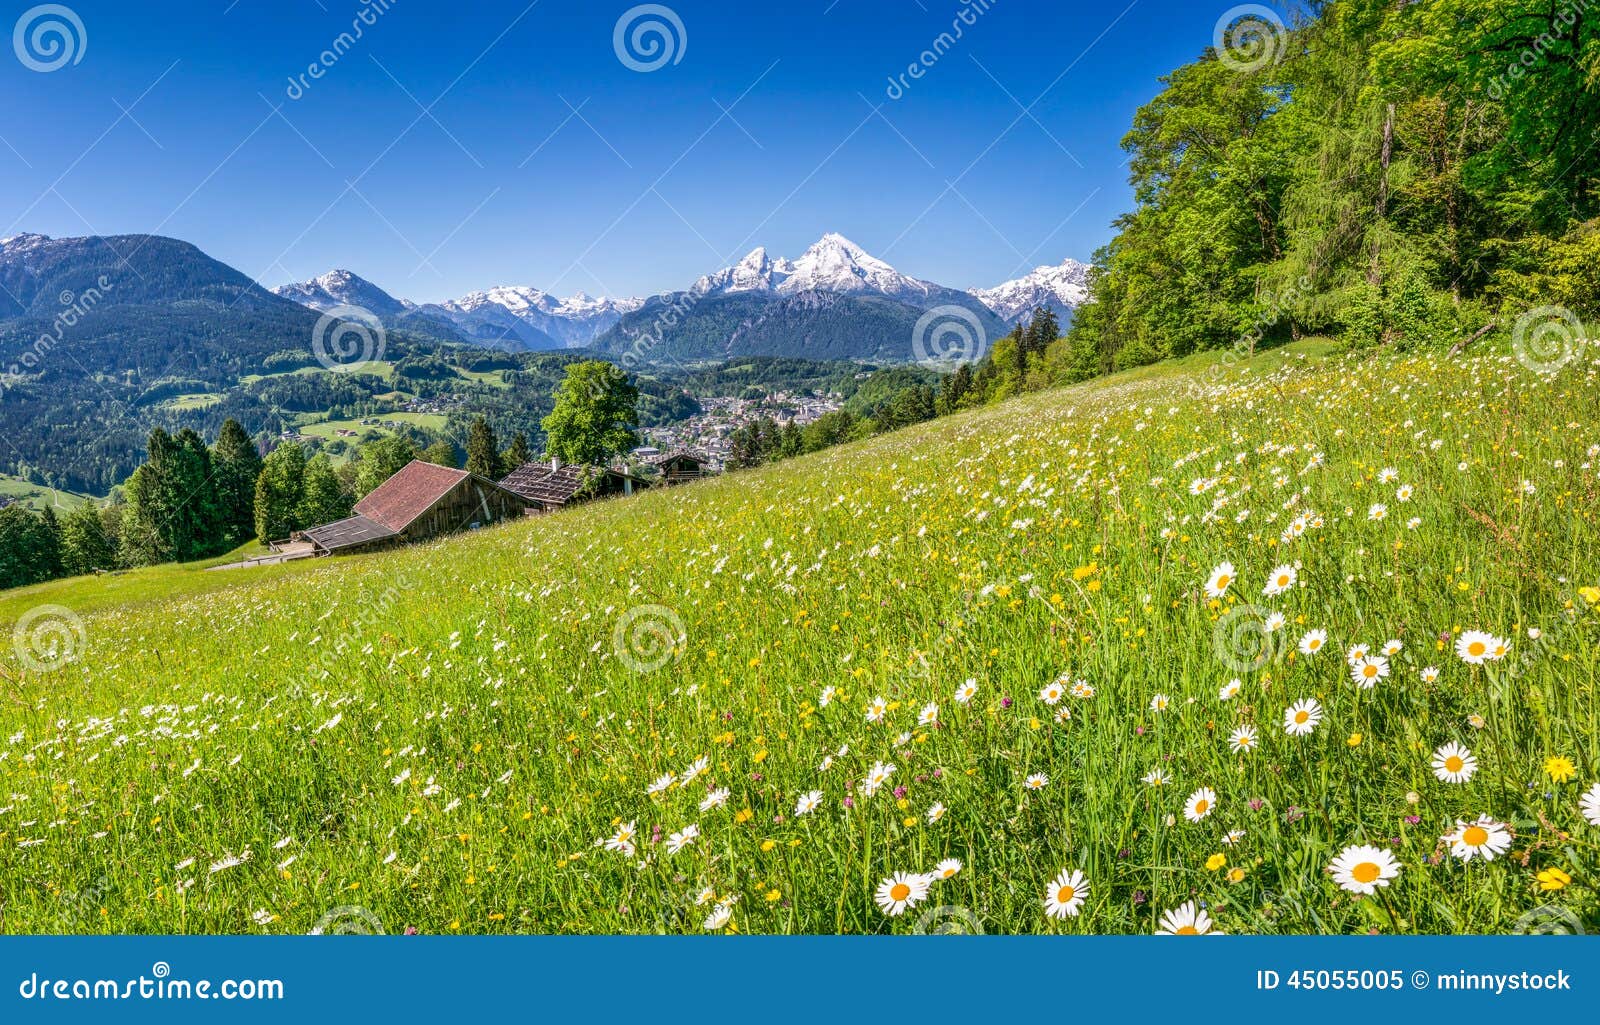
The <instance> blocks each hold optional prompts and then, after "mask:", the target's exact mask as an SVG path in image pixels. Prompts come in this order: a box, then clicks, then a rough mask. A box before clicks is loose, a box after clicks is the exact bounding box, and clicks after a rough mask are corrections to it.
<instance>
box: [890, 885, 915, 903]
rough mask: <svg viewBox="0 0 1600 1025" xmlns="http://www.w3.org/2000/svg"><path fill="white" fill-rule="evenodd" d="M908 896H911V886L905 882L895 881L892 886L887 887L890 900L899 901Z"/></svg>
mask: <svg viewBox="0 0 1600 1025" xmlns="http://www.w3.org/2000/svg"><path fill="white" fill-rule="evenodd" d="M909 896H911V887H909V886H907V885H906V884H905V883H895V884H894V885H893V886H891V887H889V899H890V900H893V901H901V900H905V899H906V898H907V897H909Z"/></svg>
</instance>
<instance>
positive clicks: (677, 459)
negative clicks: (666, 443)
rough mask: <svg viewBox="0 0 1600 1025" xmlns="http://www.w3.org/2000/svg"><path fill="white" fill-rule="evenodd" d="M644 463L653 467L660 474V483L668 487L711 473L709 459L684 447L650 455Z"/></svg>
mask: <svg viewBox="0 0 1600 1025" xmlns="http://www.w3.org/2000/svg"><path fill="white" fill-rule="evenodd" d="M645 465H647V466H651V467H654V468H655V471H656V472H657V473H659V474H660V475H661V481H662V483H664V484H666V485H667V486H669V487H670V486H672V485H673V484H686V483H688V482H689V481H692V480H699V479H700V478H701V477H705V476H709V475H710V473H711V467H710V464H709V460H707V459H706V458H704V457H703V456H699V455H696V454H695V453H693V452H690V451H689V450H688V449H686V448H680V449H674V450H673V451H671V452H663V453H661V454H659V455H655V456H650V457H648V458H646V459H645Z"/></svg>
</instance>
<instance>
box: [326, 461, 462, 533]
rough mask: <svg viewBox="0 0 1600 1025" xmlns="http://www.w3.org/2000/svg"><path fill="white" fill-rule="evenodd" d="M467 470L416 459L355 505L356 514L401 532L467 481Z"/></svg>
mask: <svg viewBox="0 0 1600 1025" xmlns="http://www.w3.org/2000/svg"><path fill="white" fill-rule="evenodd" d="M466 477H467V471H465V470H453V469H451V468H450V467H448V466H436V465H435V464H433V463H425V462H423V461H422V460H420V459H413V460H412V461H411V462H409V463H407V464H406V465H405V466H404V467H403V468H402V469H401V470H400V472H399V473H397V474H395V475H394V476H393V477H390V478H389V479H388V480H386V481H384V482H383V483H382V484H380V485H378V487H377V488H376V489H375V490H374V491H373V492H372V493H371V494H370V495H368V496H367V497H366V498H363V499H362V500H361V501H359V502H357V503H356V507H355V510H354V511H355V512H356V514H357V515H359V516H365V517H366V518H367V519H369V520H375V521H377V522H378V523H381V524H383V525H384V526H385V527H388V528H389V529H390V530H392V531H395V532H396V533H399V532H400V531H402V530H405V529H406V527H407V526H409V525H410V524H411V521H412V520H414V519H416V518H417V517H418V516H421V515H422V514H423V513H425V512H427V511H428V510H429V509H431V508H433V505H434V503H436V502H438V501H439V499H441V498H443V497H444V496H445V495H447V494H449V493H450V489H451V488H453V487H455V486H456V485H457V484H459V483H461V481H462V480H464V479H466Z"/></svg>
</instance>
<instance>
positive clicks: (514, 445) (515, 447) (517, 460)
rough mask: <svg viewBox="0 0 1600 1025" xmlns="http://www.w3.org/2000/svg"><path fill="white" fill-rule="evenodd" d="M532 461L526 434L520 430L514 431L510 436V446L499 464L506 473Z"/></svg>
mask: <svg viewBox="0 0 1600 1025" xmlns="http://www.w3.org/2000/svg"><path fill="white" fill-rule="evenodd" d="M532 461H533V449H532V448H530V447H529V445H528V436H527V435H526V434H524V433H522V432H521V431H518V432H516V433H515V434H513V435H512V436H511V447H510V448H508V449H506V451H505V456H504V462H503V463H502V464H501V465H502V466H503V468H504V469H505V471H506V473H510V472H511V471H513V470H515V469H516V468H517V467H519V466H524V465H526V464H528V463H530V462H532Z"/></svg>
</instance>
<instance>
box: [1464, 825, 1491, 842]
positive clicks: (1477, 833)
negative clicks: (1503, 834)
mask: <svg viewBox="0 0 1600 1025" xmlns="http://www.w3.org/2000/svg"><path fill="white" fill-rule="evenodd" d="M1461 842H1462V843H1464V844H1466V845H1467V846H1468V847H1482V846H1483V845H1484V844H1486V843H1488V842H1489V831H1488V830H1487V829H1484V828H1483V827H1482V826H1468V827H1467V828H1466V831H1465V832H1463V833H1462V834H1461Z"/></svg>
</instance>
